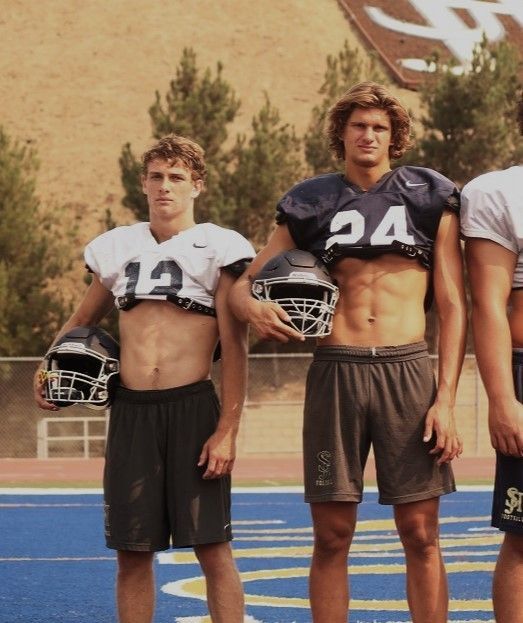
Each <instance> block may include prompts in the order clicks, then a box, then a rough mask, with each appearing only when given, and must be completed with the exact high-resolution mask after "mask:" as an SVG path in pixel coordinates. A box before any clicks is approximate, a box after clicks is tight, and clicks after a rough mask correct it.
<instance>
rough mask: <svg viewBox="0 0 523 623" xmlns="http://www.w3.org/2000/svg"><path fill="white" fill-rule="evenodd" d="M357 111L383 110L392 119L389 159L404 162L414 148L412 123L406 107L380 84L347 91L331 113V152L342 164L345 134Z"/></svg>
mask: <svg viewBox="0 0 523 623" xmlns="http://www.w3.org/2000/svg"><path fill="white" fill-rule="evenodd" d="M356 108H379V109H381V110H384V111H385V112H386V113H387V114H388V115H389V118H390V122H391V129H392V144H391V146H390V149H389V156H390V158H391V159H392V160H394V159H397V158H401V156H403V154H404V153H405V152H406V151H407V149H409V147H411V146H412V141H411V136H410V134H411V120H410V116H409V114H408V112H407V111H406V109H405V108H404V106H403V105H402V104H401V103H400V102H399V100H398V99H396V98H395V97H394V96H393V95H392V94H391V93H390V92H389V91H388V90H387V89H386V88H385V87H384V86H383V85H381V84H377V83H376V82H359V83H358V84H355V85H354V86H353V87H351V88H350V89H349V90H348V91H346V92H345V93H344V94H343V95H342V96H341V97H340V99H339V100H338V101H337V102H336V103H335V104H334V105H333V106H332V107H331V108H330V109H329V111H328V113H327V119H326V124H325V134H326V135H327V139H328V143H329V148H330V150H331V151H332V153H333V155H334V156H335V157H336V158H337V159H338V160H343V159H344V158H345V146H344V144H343V139H342V137H343V133H344V131H345V126H346V125H347V121H348V119H349V117H350V116H351V114H352V112H353V111H354V110H355V109H356Z"/></svg>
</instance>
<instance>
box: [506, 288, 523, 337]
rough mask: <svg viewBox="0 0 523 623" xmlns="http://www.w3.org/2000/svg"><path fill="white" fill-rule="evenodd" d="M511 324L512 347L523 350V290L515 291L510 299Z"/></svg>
mask: <svg viewBox="0 0 523 623" xmlns="http://www.w3.org/2000/svg"><path fill="white" fill-rule="evenodd" d="M510 303H511V307H510V311H509V324H510V333H511V335H512V345H513V346H514V347H515V348H523V290H514V291H513V292H512V296H511V297H510Z"/></svg>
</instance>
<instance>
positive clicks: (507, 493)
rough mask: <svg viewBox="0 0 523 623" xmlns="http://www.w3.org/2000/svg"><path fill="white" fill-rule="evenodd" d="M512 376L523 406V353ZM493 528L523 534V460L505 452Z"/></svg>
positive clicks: (515, 358)
mask: <svg viewBox="0 0 523 623" xmlns="http://www.w3.org/2000/svg"><path fill="white" fill-rule="evenodd" d="M512 372H513V376H514V388H515V390H516V398H517V399H518V400H519V401H520V402H523V349H519V348H518V349H516V350H514V351H513V352H512ZM492 525H493V526H494V527H495V528H499V529H500V530H503V531H504V532H518V533H520V534H523V459H518V458H516V457H513V456H506V455H504V454H501V452H496V479H495V482H494V497H493V500H492Z"/></svg>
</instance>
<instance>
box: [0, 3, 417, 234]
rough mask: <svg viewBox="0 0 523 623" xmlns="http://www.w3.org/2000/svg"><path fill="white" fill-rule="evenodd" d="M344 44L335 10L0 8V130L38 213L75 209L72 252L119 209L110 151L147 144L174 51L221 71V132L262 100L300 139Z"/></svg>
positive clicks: (293, 6) (256, 6)
mask: <svg viewBox="0 0 523 623" xmlns="http://www.w3.org/2000/svg"><path fill="white" fill-rule="evenodd" d="M345 39H348V40H349V42H350V44H351V45H352V46H358V45H359V43H358V41H357V38H356V35H355V33H354V32H353V31H352V30H351V28H350V26H349V24H348V22H347V21H346V19H345V17H344V15H343V13H342V12H341V10H340V8H339V7H338V4H337V2H336V0H257V1H254V0H220V1H216V0H191V1H189V2H187V1H183V2H182V1H181V0H170V1H169V2H163V3H147V2H143V0H140V1H139V0H111V1H110V2H107V1H106V0H88V1H87V2H85V0H42V1H41V2H33V1H32V0H0V75H1V76H2V80H0V101H1V102H2V104H1V107H0V124H2V125H3V126H4V127H5V128H6V130H7V131H8V133H9V134H10V135H11V136H13V137H16V138H18V139H19V140H21V141H27V142H30V143H31V144H32V145H34V146H35V147H36V148H37V150H38V153H39V156H40V160H41V163H42V166H41V170H40V172H39V177H38V180H39V192H40V195H41V197H42V198H43V200H44V202H45V203H46V204H47V205H49V204H51V205H56V204H59V205H64V204H68V203H69V204H72V205H76V206H77V208H79V211H80V213H81V215H82V231H81V236H80V240H79V244H80V245H82V246H83V243H85V242H86V240H87V239H88V238H90V237H91V236H92V235H93V233H97V231H98V229H99V220H100V218H101V217H102V215H103V214H104V212H105V208H106V207H107V206H111V207H112V208H113V210H114V209H115V208H116V207H117V206H119V204H120V199H121V194H122V193H121V186H120V181H119V169H118V157H119V154H120V149H121V146H122V145H123V144H124V143H125V142H126V141H130V142H131V143H132V145H133V148H134V150H135V151H136V153H140V151H141V150H142V149H143V148H144V147H145V146H146V145H147V144H148V142H149V139H150V125H149V117H148V114H147V110H148V107H149V106H150V105H151V104H152V102H153V100H154V93H155V90H157V89H158V90H159V91H160V93H162V94H164V93H165V92H166V90H167V88H168V85H169V80H170V79H171V77H172V76H173V74H174V70H175V67H176V66H177V64H178V61H179V58H180V55H181V52H182V49H183V48H184V47H186V46H192V47H193V48H194V49H195V51H196V53H197V55H198V62H199V65H200V66H201V67H202V68H205V67H207V66H210V67H212V68H213V70H214V68H215V66H216V62H217V61H218V60H220V61H222V63H223V64H224V75H225V78H226V79H227V80H228V81H229V82H230V83H231V84H232V85H233V87H234V88H235V90H236V93H237V95H238V96H239V97H240V98H241V101H242V109H241V113H240V115H239V117H238V120H237V123H236V125H235V127H234V128H233V129H232V132H233V133H235V132H237V131H240V132H243V131H248V130H249V127H250V122H251V118H252V116H253V115H254V114H256V112H257V111H258V110H259V109H260V107H261V106H262V103H263V93H264V91H267V92H268V93H269V95H270V98H271V100H272V102H273V103H274V104H275V105H276V106H277V107H278V108H279V109H280V112H281V114H282V117H283V119H284V120H285V121H288V122H290V123H292V124H294V125H295V126H296V129H297V130H298V132H300V133H301V132H302V131H303V130H304V129H305V127H306V125H307V123H308V120H309V113H310V110H311V108H312V106H313V105H314V104H315V103H316V102H317V100H318V94H317V91H318V88H319V86H320V85H321V82H322V78H323V73H324V69H325V59H326V56H327V55H328V54H335V53H336V52H337V51H338V50H340V49H341V47H342V45H343V42H344V40H345ZM403 95H406V96H407V97H408V98H410V101H409V104H410V105H412V97H413V94H412V93H410V92H407V93H403ZM121 216H123V215H122V212H120V217H121Z"/></svg>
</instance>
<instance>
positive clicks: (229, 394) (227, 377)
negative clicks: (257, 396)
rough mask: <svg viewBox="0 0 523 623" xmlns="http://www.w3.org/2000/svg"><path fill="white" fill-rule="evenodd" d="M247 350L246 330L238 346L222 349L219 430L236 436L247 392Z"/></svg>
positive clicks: (237, 343) (238, 341)
mask: <svg viewBox="0 0 523 623" xmlns="http://www.w3.org/2000/svg"><path fill="white" fill-rule="evenodd" d="M242 333H243V332H242ZM247 348H248V347H247V331H246V329H245V331H244V335H242V336H241V339H238V340H237V342H236V344H234V345H230V346H228V347H226V348H225V349H224V348H222V361H221V379H220V390H221V391H220V395H221V414H220V419H219V421H218V430H222V431H230V432H231V433H232V434H234V435H236V434H237V432H238V428H239V426H240V419H241V415H242V411H243V406H244V403H245V396H246V392H247Z"/></svg>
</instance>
